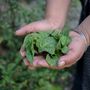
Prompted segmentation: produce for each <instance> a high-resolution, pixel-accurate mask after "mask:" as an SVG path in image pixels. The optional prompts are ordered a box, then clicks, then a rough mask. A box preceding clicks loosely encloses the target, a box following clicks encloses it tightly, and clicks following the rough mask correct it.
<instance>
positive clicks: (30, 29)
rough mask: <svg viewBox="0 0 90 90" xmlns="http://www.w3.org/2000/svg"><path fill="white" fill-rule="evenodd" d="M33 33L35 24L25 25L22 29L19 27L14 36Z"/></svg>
mask: <svg viewBox="0 0 90 90" xmlns="http://www.w3.org/2000/svg"><path fill="white" fill-rule="evenodd" d="M34 31H36V24H35V23H32V24H28V25H25V26H24V27H21V28H20V29H19V30H17V31H16V35H18V36H22V35H25V34H27V33H30V32H34Z"/></svg>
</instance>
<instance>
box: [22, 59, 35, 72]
mask: <svg viewBox="0 0 90 90" xmlns="http://www.w3.org/2000/svg"><path fill="white" fill-rule="evenodd" d="M23 61H24V63H25V65H26V66H27V67H28V68H29V69H31V70H34V69H35V67H34V66H33V65H32V64H30V62H29V61H28V60H27V59H26V58H25V59H24V60H23Z"/></svg>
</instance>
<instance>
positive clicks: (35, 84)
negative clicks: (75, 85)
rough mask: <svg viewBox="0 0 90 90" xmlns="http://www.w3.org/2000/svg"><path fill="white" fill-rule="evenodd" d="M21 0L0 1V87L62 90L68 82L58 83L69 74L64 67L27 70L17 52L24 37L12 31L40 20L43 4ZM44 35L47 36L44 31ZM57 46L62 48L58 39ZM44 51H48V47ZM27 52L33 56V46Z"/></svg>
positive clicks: (21, 89)
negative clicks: (62, 68)
mask: <svg viewBox="0 0 90 90" xmlns="http://www.w3.org/2000/svg"><path fill="white" fill-rule="evenodd" d="M22 1H24V0H0V90H46V89H47V90H63V87H66V86H67V83H62V82H61V81H63V80H62V77H64V81H65V82H67V81H69V79H68V78H69V77H70V76H69V74H70V73H69V74H68V73H66V72H67V70H61V71H59V70H58V71H57V70H48V69H44V68H40V69H37V70H29V69H27V67H26V66H25V65H24V63H23V60H22V58H21V56H20V55H19V50H20V47H21V45H22V42H23V38H24V37H17V36H16V35H15V31H16V30H17V29H18V28H20V27H21V26H23V25H25V24H28V23H31V22H33V21H35V20H40V19H41V18H42V16H43V14H44V13H43V11H44V5H45V2H44V1H43V0H36V1H35V0H26V1H28V3H27V2H26V3H24V2H22ZM53 35H56V34H53ZM44 36H45V37H47V34H45V35H44ZM35 37H36V36H35ZM30 38H31V37H30ZM56 38H57V37H56ZM50 39H52V38H50ZM30 40H31V39H30ZM45 42H47V40H46V41H45ZM53 42H54V41H53ZM33 43H34V42H33ZM49 43H52V42H49ZM31 44H32V43H31ZM47 44H48V43H47ZM32 45H33V44H32ZM37 46H39V43H38V45H37ZM59 46H60V47H61V45H60V44H59V42H58V44H57V48H58V47H59ZM43 47H45V46H44V45H43V46H42V47H41V49H40V50H39V51H43ZM50 47H54V45H52V46H50ZM30 48H31V47H30ZM58 49H59V48H58ZM45 50H46V51H48V49H47V48H46V49H45ZM52 52H54V50H49V53H52ZM27 53H28V54H29V55H30V54H31V55H32V56H33V53H34V52H33V46H32V52H31V53H30V52H27ZM29 55H28V56H29ZM28 58H33V57H31V56H29V57H28ZM47 58H49V57H48V56H47ZM50 58H51V57H50ZM30 60H31V59H30ZM31 62H32V61H31ZM66 80H67V81H66Z"/></svg>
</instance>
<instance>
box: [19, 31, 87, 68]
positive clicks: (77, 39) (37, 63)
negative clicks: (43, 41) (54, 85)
mask: <svg viewBox="0 0 90 90" xmlns="http://www.w3.org/2000/svg"><path fill="white" fill-rule="evenodd" d="M70 37H71V38H72V41H71V43H70V45H69V52H68V53H67V54H66V55H64V56H62V57H60V60H59V62H58V66H49V65H48V64H47V62H46V61H45V59H44V58H43V57H42V56H36V57H34V62H33V64H30V62H29V61H28V60H27V59H26V58H25V59H24V62H25V64H26V65H27V66H28V67H29V68H30V69H32V68H37V67H47V68H50V69H63V68H65V67H70V66H72V65H73V64H75V63H76V62H77V61H78V60H79V59H80V58H81V57H82V55H83V54H84V52H85V50H86V43H85V39H84V38H82V37H81V36H80V35H79V34H78V33H76V32H74V31H71V32H70ZM21 55H22V56H23V55H25V52H24V50H23V49H21Z"/></svg>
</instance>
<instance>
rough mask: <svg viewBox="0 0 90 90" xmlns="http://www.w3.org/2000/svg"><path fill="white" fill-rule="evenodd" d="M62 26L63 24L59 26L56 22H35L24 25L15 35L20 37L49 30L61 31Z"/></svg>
mask: <svg viewBox="0 0 90 90" xmlns="http://www.w3.org/2000/svg"><path fill="white" fill-rule="evenodd" d="M63 26H64V25H63V24H59V23H57V22H54V21H51V20H47V19H45V20H41V21H36V22H33V23H30V24H28V25H25V26H24V27H22V28H20V29H19V30H17V31H16V35H18V36H22V35H26V34H28V33H30V32H38V31H46V30H49V29H52V30H53V29H58V28H59V29H62V28H63Z"/></svg>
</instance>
